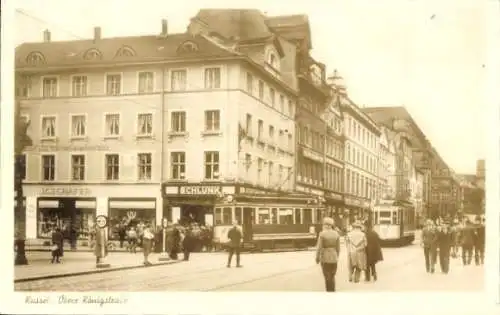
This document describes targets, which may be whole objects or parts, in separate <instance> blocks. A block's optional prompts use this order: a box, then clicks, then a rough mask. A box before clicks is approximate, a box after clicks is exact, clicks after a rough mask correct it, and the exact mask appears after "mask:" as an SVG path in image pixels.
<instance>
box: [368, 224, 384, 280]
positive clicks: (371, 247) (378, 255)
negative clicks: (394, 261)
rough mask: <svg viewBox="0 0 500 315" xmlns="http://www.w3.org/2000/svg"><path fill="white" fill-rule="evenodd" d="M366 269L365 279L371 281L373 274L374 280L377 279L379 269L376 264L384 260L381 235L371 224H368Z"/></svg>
mask: <svg viewBox="0 0 500 315" xmlns="http://www.w3.org/2000/svg"><path fill="white" fill-rule="evenodd" d="M365 234H366V241H367V245H366V263H367V265H366V270H365V280H366V281H370V278H371V276H373V280H374V281H377V270H376V268H375V265H376V264H377V263H378V262H379V261H382V260H384V258H383V256H382V248H381V247H380V237H379V236H378V234H377V232H375V231H374V230H373V228H372V226H371V225H370V224H366V231H365Z"/></svg>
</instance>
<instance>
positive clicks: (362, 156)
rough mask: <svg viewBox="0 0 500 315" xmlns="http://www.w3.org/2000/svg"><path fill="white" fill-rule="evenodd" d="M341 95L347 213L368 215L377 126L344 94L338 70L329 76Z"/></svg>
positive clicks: (373, 183)
mask: <svg viewBox="0 0 500 315" xmlns="http://www.w3.org/2000/svg"><path fill="white" fill-rule="evenodd" d="M329 80H330V82H331V83H332V85H333V86H334V87H335V88H336V90H337V92H338V93H339V94H340V103H341V110H342V114H343V118H344V122H343V124H344V135H345V148H344V201H345V210H346V214H347V216H348V217H349V218H350V219H351V220H352V219H353V218H354V217H355V216H361V215H367V214H368V213H369V209H370V206H371V204H372V203H373V202H374V201H375V200H376V198H377V196H376V193H377V186H378V154H379V138H380V134H381V132H380V129H379V128H378V126H377V124H376V123H375V122H374V121H373V120H372V119H371V118H370V117H369V116H368V115H366V114H365V113H364V112H363V111H362V110H361V109H360V108H359V107H358V106H357V105H356V104H355V103H354V102H353V101H352V100H351V99H350V98H349V97H348V95H347V91H346V88H345V86H344V84H343V79H342V77H340V76H339V75H338V74H337V73H335V74H334V76H333V77H332V78H330V79H329Z"/></svg>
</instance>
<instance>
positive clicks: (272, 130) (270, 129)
mask: <svg viewBox="0 0 500 315" xmlns="http://www.w3.org/2000/svg"><path fill="white" fill-rule="evenodd" d="M269 141H270V142H271V143H274V127H273V126H269Z"/></svg>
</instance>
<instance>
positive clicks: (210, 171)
mask: <svg viewBox="0 0 500 315" xmlns="http://www.w3.org/2000/svg"><path fill="white" fill-rule="evenodd" d="M218 178H219V152H211V151H207V152H205V179H218Z"/></svg>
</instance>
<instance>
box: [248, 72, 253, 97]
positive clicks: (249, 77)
mask: <svg viewBox="0 0 500 315" xmlns="http://www.w3.org/2000/svg"><path fill="white" fill-rule="evenodd" d="M247 92H248V93H250V94H252V92H253V76H252V74H251V73H250V72H247Z"/></svg>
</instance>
